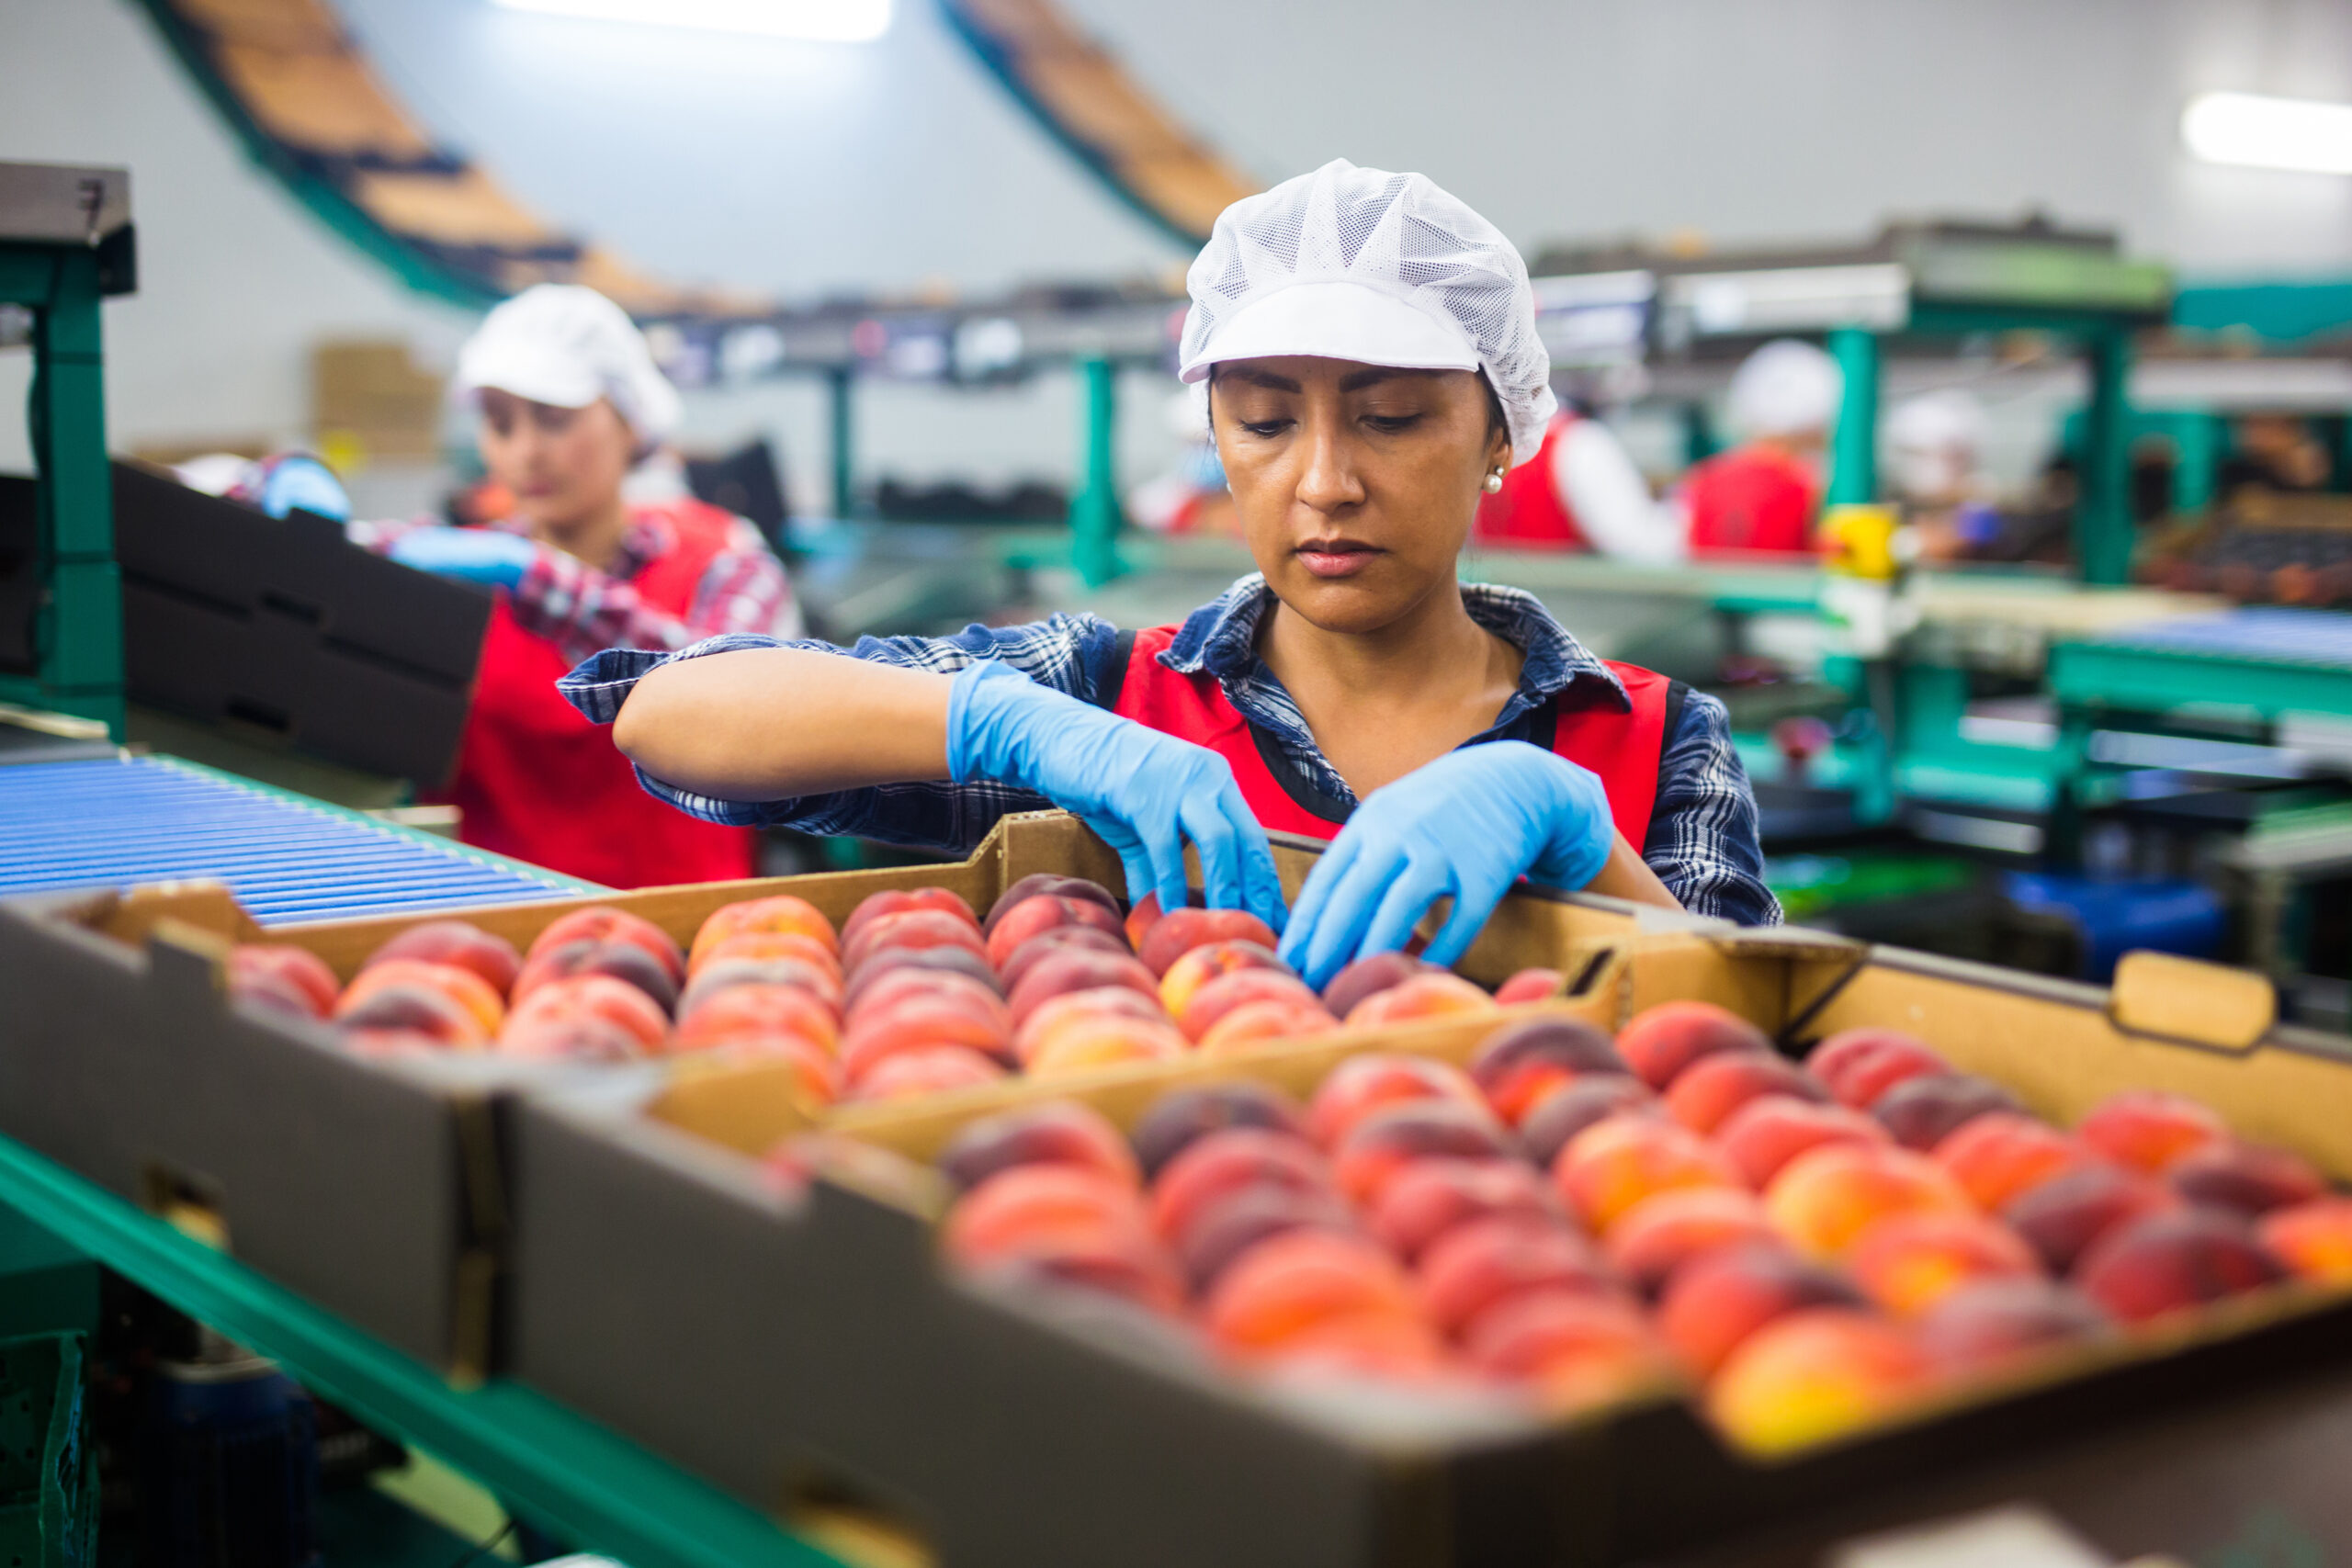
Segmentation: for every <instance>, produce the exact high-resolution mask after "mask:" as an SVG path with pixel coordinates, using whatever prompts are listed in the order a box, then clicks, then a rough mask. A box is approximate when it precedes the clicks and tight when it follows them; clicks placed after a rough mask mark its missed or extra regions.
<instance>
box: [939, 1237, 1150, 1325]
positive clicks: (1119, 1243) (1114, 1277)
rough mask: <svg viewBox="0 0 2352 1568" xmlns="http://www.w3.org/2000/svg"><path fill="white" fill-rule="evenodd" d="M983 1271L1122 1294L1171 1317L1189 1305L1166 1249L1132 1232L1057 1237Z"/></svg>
mask: <svg viewBox="0 0 2352 1568" xmlns="http://www.w3.org/2000/svg"><path fill="white" fill-rule="evenodd" d="M980 1272H981V1273H982V1274H983V1275H985V1276H986V1277H987V1278H989V1279H992V1280H1001V1281H1004V1282H1007V1283H1009V1284H1012V1285H1013V1286H1015V1287H1016V1288H1017V1287H1022V1286H1032V1285H1039V1284H1044V1285H1054V1286H1064V1287H1068V1286H1075V1287H1077V1288H1078V1289H1080V1290H1085V1291H1092V1292H1099V1293H1101V1294H1104V1295H1112V1296H1119V1297H1122V1298H1124V1299H1125V1300H1127V1301H1130V1302H1133V1303H1136V1305H1137V1306H1141V1307H1146V1308H1148V1309H1149V1310H1151V1311H1153V1312H1156V1313H1161V1314H1166V1315H1168V1316H1170V1317H1172V1316H1174V1315H1176V1314H1178V1313H1180V1312H1182V1310H1183V1307H1184V1287H1183V1282H1182V1280H1179V1279H1178V1278H1177V1277H1176V1269H1175V1266H1174V1265H1173V1264H1172V1263H1171V1262H1170V1260H1169V1258H1168V1254H1167V1252H1166V1250H1165V1249H1163V1248H1161V1247H1158V1246H1155V1245H1154V1244H1153V1243H1152V1241H1151V1238H1150V1237H1148V1236H1146V1235H1140V1234H1137V1233H1136V1232H1133V1231H1113V1232H1106V1233H1104V1234H1103V1235H1094V1236H1087V1237H1082V1238H1066V1237H1058V1236H1057V1237H1053V1238H1050V1239H1048V1240H1046V1241H1044V1242H1041V1243H1040V1244H1038V1245H1037V1246H1035V1247H1026V1248H1023V1249H1019V1250H1016V1251H1015V1252H1013V1253H1012V1254H1011V1255H1010V1256H1008V1257H1005V1258H999V1259H997V1260H995V1261H993V1262H991V1263H989V1264H987V1265H985V1266H984V1267H983V1268H982V1269H980Z"/></svg>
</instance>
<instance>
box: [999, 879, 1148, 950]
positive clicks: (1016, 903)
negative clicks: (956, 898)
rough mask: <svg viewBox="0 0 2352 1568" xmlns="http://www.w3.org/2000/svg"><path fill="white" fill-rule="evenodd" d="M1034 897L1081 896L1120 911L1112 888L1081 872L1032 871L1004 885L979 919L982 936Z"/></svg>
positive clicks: (1114, 912) (1115, 911)
mask: <svg viewBox="0 0 2352 1568" xmlns="http://www.w3.org/2000/svg"><path fill="white" fill-rule="evenodd" d="M1035 897H1054V898H1083V899H1086V900H1088V901H1089V902H1091V903H1096V904H1100V905H1102V906H1103V908H1105V909H1108V910H1110V911H1111V912H1112V913H1113V914H1114V915H1115V914H1117V913H1118V912H1119V901H1118V900H1117V899H1116V898H1114V897H1111V890H1110V889H1109V888H1107V887H1105V886H1103V885H1102V884H1101V883H1099V882H1089V881H1088V880H1087V879H1086V878H1085V877H1082V876H1057V875H1055V874H1053V873H1051V872H1042V871H1041V872H1034V873H1032V874H1029V875H1027V876H1024V877H1023V878H1022V879H1021V880H1020V881H1018V882H1016V883H1014V884H1013V885H1012V886H1010V887H1008V888H1006V889H1005V890H1004V891H1003V892H1002V893H1001V894H999V895H998V896H997V900H996V902H995V903H993V904H991V905H989V914H988V919H985V920H983V921H981V922H980V934H981V935H982V936H994V935H995V934H996V928H997V923H998V922H999V921H1000V920H1002V919H1004V918H1005V917H1006V916H1007V915H1009V914H1011V913H1012V911H1013V910H1015V909H1017V908H1020V907H1021V906H1022V905H1023V904H1024V903H1026V902H1028V901H1029V900H1030V899H1032V898H1035Z"/></svg>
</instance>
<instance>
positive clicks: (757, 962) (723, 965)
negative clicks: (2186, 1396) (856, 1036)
mask: <svg viewBox="0 0 2352 1568" xmlns="http://www.w3.org/2000/svg"><path fill="white" fill-rule="evenodd" d="M729 986H797V987H799V988H800V989H801V990H804V991H806V992H808V993H809V995H810V996H812V997H814V998H817V999H818V1000H819V1001H820V1002H822V1003H824V1004H825V1008H826V1010H828V1011H830V1012H831V1014H832V1015H833V1016H834V1017H836V1018H839V1017H840V1016H841V1015H842V983H841V978H840V976H835V975H831V974H828V973H827V972H826V971H824V970H822V969H820V968H818V967H817V966H816V965H814V964H804V963H802V962H801V961H800V960H799V959H797V958H718V959H713V960H712V961H711V962H710V963H708V964H704V965H703V966H702V972H701V973H700V974H698V975H696V976H695V977H694V978H693V979H692V980H689V981H688V982H686V988H685V990H684V991H683V992H681V993H680V994H679V997H678V1005H677V1008H676V1009H675V1011H677V1012H682V1013H684V1012H692V1011H694V1010H695V1008H697V1007H700V1006H701V1005H702V1004H703V1002H704V1001H705V1000H706V999H707V998H709V997H710V996H711V995H712V993H714V992H717V991H723V990H725V989H727V988H728V987H729ZM992 994H993V993H991V995H992Z"/></svg>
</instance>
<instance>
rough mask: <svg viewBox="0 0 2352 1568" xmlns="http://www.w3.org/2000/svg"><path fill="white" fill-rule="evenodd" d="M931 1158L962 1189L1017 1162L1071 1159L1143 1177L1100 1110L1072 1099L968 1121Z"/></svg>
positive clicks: (1130, 1182) (1134, 1182)
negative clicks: (936, 1155)
mask: <svg viewBox="0 0 2352 1568" xmlns="http://www.w3.org/2000/svg"><path fill="white" fill-rule="evenodd" d="M933 1163H935V1164H936V1165H937V1166H938V1167H939V1169H940V1173H941V1174H942V1175H944V1176H945V1177H946V1178H947V1179H948V1180H950V1181H952V1182H954V1183H955V1184H956V1190H958V1191H964V1192H968V1191H970V1190H972V1189H973V1188H975V1187H978V1185H979V1184H980V1183H981V1182H983V1181H986V1180H987V1179H989V1177H991V1176H994V1175H995V1174H996V1173H997V1172H999V1171H1001V1170H1010V1169H1012V1168H1013V1167H1014V1166H1017V1165H1074V1166H1079V1167H1081V1168H1085V1169H1087V1170H1092V1171H1097V1172H1099V1173H1101V1174H1102V1175H1104V1176H1108V1177H1111V1178H1112V1179H1114V1180H1117V1181H1120V1182H1123V1183H1125V1185H1127V1186H1129V1187H1137V1186H1140V1185H1141V1184H1142V1181H1143V1173H1142V1171H1140V1170H1139V1169H1138V1168H1136V1156H1135V1154H1134V1152H1133V1151H1131V1150H1130V1149H1129V1148H1128V1147H1127V1141H1126V1139H1125V1138H1123V1137H1121V1136H1120V1135H1119V1130H1118V1129H1117V1128H1116V1127H1114V1126H1113V1125H1111V1123H1110V1122H1109V1121H1107V1120H1106V1119H1105V1118H1104V1117H1103V1113H1102V1112H1101V1111H1096V1110H1094V1109H1093V1108H1092V1107H1091V1106H1086V1105H1080V1104H1079V1103H1078V1102H1077V1101H1076V1100H1045V1101H1042V1102H1040V1103H1038V1104H1035V1105H1023V1106H1017V1107H1015V1108H1014V1109H1012V1110H1011V1111H998V1112H996V1113H995V1114H994V1115H991V1116H982V1117H979V1118H978V1119H976V1120H974V1121H971V1122H966V1123H965V1124H964V1126H963V1128H962V1129H961V1130H960V1131H958V1132H957V1133H956V1135H955V1136H954V1137H952V1138H950V1139H949V1140H948V1141H947V1146H946V1147H944V1148H943V1149H941V1150H940V1151H939V1157H938V1159H937V1160H936V1161H935V1162H933Z"/></svg>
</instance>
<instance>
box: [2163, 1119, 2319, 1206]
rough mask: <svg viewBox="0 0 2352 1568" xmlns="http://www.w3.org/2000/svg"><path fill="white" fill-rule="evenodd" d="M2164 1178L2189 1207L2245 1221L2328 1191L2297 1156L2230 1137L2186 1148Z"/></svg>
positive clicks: (2317, 1176)
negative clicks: (2216, 1210) (2208, 1206)
mask: <svg viewBox="0 0 2352 1568" xmlns="http://www.w3.org/2000/svg"><path fill="white" fill-rule="evenodd" d="M2165 1180H2166V1181H2168V1182H2170V1183H2171V1184H2172V1189H2173V1190H2174V1191H2176V1192H2177V1193H2179V1194H2180V1195H2181V1196H2182V1197H2184V1198H2186V1199H2188V1201H2190V1202H2192V1203H2210V1204H2212V1205H2214V1206H2216V1207H2218V1208H2224V1209H2233V1210H2235V1211H2236V1212H2237V1213H2241V1214H2245V1215H2246V1216H2247V1217H2249V1218H2253V1217H2255V1216H2258V1215H2261V1214H2267V1213H2269V1212H2270V1211H2271V1210H2273V1209H2283V1208H2286V1207H2288V1206H2290V1205H2291V1204H2295V1203H2308V1202H2310V1201H2312V1199H2314V1198H2317V1197H2319V1196H2320V1195H2321V1194H2323V1193H2324V1192H2325V1191H2326V1190H2327V1179H2326V1178H2324V1177H2323V1176H2321V1175H2320V1173H2319V1171H2318V1169H2317V1168H2314V1167H2313V1166H2312V1162H2311V1161H2309V1160H2307V1159H2305V1158H2304V1157H2303V1156H2301V1155H2299V1154H2294V1153H2290V1151H2288V1150H2286V1149H2278V1148H2270V1147H2267V1146H2266V1145H2261V1144H2247V1143H2241V1142H2239V1141H2238V1140H2237V1139H2235V1138H2231V1139H2227V1140H2225V1141H2223V1142H2221V1143H2215V1144H2207V1145H2205V1146H2204V1147H2202V1148H2198V1149H2191V1150H2190V1151H2189V1152H2188V1153H2187V1154H2185V1155H2183V1156H2180V1157H2179V1158H2178V1159H2176V1160H2174V1161H2173V1162H2172V1163H2171V1164H2170V1165H2167V1166H2166V1167H2165Z"/></svg>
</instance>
